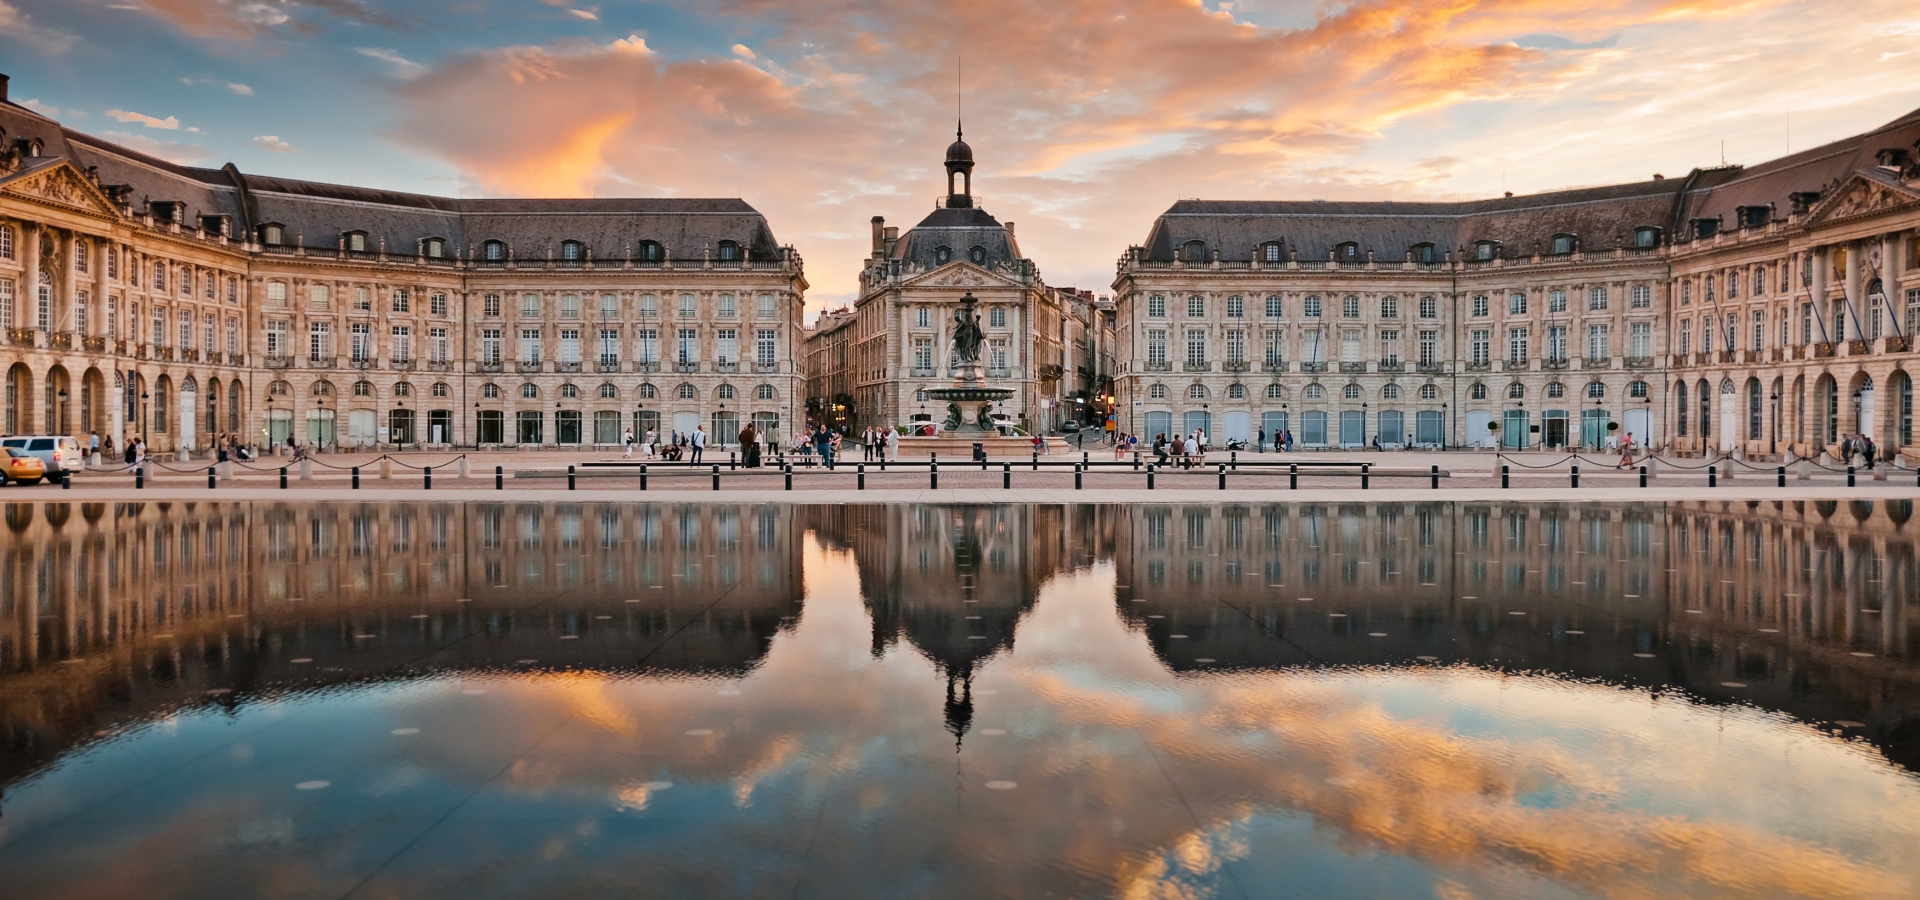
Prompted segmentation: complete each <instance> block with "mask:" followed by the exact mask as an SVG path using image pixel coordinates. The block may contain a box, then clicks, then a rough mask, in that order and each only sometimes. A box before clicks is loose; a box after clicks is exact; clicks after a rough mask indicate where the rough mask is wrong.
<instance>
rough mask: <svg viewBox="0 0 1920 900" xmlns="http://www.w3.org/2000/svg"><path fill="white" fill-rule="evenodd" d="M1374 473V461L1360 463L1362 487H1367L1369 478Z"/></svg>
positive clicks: (1363, 488) (1362, 488)
mask: <svg viewBox="0 0 1920 900" xmlns="http://www.w3.org/2000/svg"><path fill="white" fill-rule="evenodd" d="M1372 474H1373V463H1361V464H1360V489H1361V490H1363V491H1364V490H1366V489H1367V479H1368V477H1369V476H1371V475H1372Z"/></svg>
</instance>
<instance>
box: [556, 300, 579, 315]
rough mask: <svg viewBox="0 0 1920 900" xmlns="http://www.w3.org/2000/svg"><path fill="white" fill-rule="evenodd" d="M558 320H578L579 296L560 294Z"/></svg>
mask: <svg viewBox="0 0 1920 900" xmlns="http://www.w3.org/2000/svg"><path fill="white" fill-rule="evenodd" d="M560 318H562V319H578V318H580V295H579V294H561V295H560Z"/></svg>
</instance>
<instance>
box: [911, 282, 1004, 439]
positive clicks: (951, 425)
mask: <svg viewBox="0 0 1920 900" xmlns="http://www.w3.org/2000/svg"><path fill="white" fill-rule="evenodd" d="M977 303H979V300H977V299H975V297H974V296H973V292H972V291H968V292H967V294H966V295H965V296H963V297H961V298H960V308H959V309H958V310H955V311H954V314H953V363H954V365H953V369H954V379H953V387H950V388H935V389H933V390H930V391H928V392H927V396H928V397H930V398H932V399H934V400H944V401H946V404H947V420H946V421H945V422H942V423H941V425H940V430H941V431H944V432H948V433H950V434H952V433H969V432H970V433H974V434H982V435H993V436H998V435H999V433H1000V429H999V428H997V427H996V426H995V425H994V421H993V404H995V403H997V402H999V401H1002V400H1005V399H1007V398H1008V397H1011V396H1013V391H1012V390H1009V389H1007V388H990V387H983V386H981V384H980V379H981V378H982V377H983V376H984V375H985V370H984V369H983V368H982V367H981V365H980V339H981V333H980V316H979V314H977V313H975V312H974V311H973V307H974V305H975V304H977ZM963 404H979V406H978V407H977V408H976V410H975V413H974V417H973V421H971V422H969V421H967V419H966V406H964V405H963Z"/></svg>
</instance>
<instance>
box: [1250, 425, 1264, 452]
mask: <svg viewBox="0 0 1920 900" xmlns="http://www.w3.org/2000/svg"><path fill="white" fill-rule="evenodd" d="M1253 450H1254V452H1255V453H1265V452H1267V426H1265V425H1262V426H1260V429H1259V430H1258V431H1255V432H1254V433H1253Z"/></svg>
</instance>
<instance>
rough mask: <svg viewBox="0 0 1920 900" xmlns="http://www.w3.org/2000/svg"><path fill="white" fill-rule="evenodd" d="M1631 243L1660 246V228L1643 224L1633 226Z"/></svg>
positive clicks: (1641, 245) (1636, 245) (1643, 245)
mask: <svg viewBox="0 0 1920 900" xmlns="http://www.w3.org/2000/svg"><path fill="white" fill-rule="evenodd" d="M1633 245H1634V246H1635V247H1658V246H1660V229H1658V228H1654V227H1651V226H1644V225H1643V226H1641V227H1639V228H1635V229H1634V230H1633Z"/></svg>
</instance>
